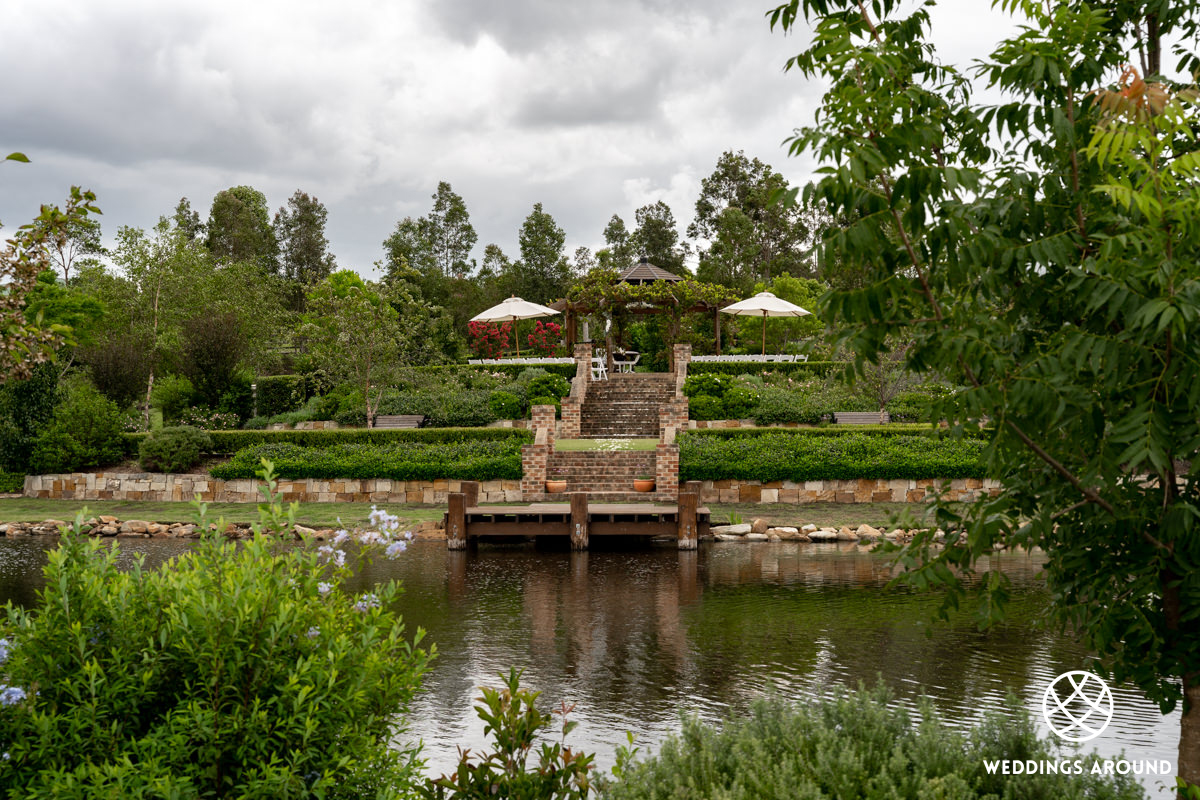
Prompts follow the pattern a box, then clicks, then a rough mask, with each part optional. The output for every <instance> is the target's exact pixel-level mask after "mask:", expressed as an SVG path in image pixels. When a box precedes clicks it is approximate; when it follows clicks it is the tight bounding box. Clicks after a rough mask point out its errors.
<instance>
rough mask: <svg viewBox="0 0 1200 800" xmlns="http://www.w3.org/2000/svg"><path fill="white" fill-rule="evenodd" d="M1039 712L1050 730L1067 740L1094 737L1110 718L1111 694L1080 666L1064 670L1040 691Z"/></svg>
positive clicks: (1087, 739)
mask: <svg viewBox="0 0 1200 800" xmlns="http://www.w3.org/2000/svg"><path fill="white" fill-rule="evenodd" d="M1042 716H1043V717H1045V719H1046V724H1047V725H1049V726H1050V730H1052V731H1054V733H1055V734H1056V735H1058V737H1059V738H1061V739H1066V740H1067V741H1068V742H1086V741H1090V740H1091V739H1095V738H1096V737H1097V736H1099V735H1100V734H1101V733H1103V732H1104V729H1105V728H1107V727H1108V723H1110V722H1112V716H1113V696H1112V692H1111V691H1109V689H1108V684H1107V683H1105V682H1104V681H1103V680H1102V679H1101V678H1100V677H1099V676H1097V675H1093V674H1092V673H1090V672H1086V671H1084V670H1079V669H1077V670H1073V671H1071V672H1064V673H1063V674H1062V675H1059V676H1058V677H1057V678H1055V679H1054V680H1052V681H1050V685H1049V686H1047V687H1046V693H1045V694H1043V695H1042Z"/></svg>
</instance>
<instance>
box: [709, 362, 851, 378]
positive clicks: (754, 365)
mask: <svg viewBox="0 0 1200 800" xmlns="http://www.w3.org/2000/svg"><path fill="white" fill-rule="evenodd" d="M846 366H847V362H845V361H784V362H770V361H692V362H689V363H688V375H700V374H703V373H710V372H715V373H718V374H721V375H761V374H762V373H764V372H776V373H781V374H784V375H793V376H799V377H805V378H807V377H812V378H821V377H824V376H826V375H828V374H829V373H830V372H832V371H833V370H835V369H841V368H843V367H846Z"/></svg>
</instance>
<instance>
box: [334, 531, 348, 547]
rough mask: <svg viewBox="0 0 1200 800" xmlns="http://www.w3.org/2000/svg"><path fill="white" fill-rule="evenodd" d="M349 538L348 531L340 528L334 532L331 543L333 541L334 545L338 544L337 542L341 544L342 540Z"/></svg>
mask: <svg viewBox="0 0 1200 800" xmlns="http://www.w3.org/2000/svg"><path fill="white" fill-rule="evenodd" d="M349 538H350V532H349V531H346V530H340V531H338V532H337V533H336V534H334V536H333V543H334V545H339V544H341V543H342V542H344V541H346V540H347V539H349Z"/></svg>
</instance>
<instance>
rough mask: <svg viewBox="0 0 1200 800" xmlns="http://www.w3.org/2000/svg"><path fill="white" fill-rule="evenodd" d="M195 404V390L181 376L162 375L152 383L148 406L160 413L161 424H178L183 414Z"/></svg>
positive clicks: (188, 381)
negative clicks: (152, 388) (152, 387)
mask: <svg viewBox="0 0 1200 800" xmlns="http://www.w3.org/2000/svg"><path fill="white" fill-rule="evenodd" d="M195 403H196V390H195V389H194V388H193V387H192V382H191V381H190V380H188V379H187V378H185V377H183V376H182V375H163V376H162V377H161V378H159V379H158V380H156V381H155V382H154V391H152V392H151V394H150V404H151V405H152V406H154V407H155V408H157V409H158V410H159V411H161V412H162V416H163V422H168V423H174V422H178V421H179V418H180V417H181V416H182V415H183V412H184V411H186V410H187V409H189V408H191V407H192V406H193V405H195Z"/></svg>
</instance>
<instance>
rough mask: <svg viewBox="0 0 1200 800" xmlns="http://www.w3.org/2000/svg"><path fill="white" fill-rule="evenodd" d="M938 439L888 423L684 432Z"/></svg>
mask: <svg viewBox="0 0 1200 800" xmlns="http://www.w3.org/2000/svg"><path fill="white" fill-rule="evenodd" d="M859 434H862V435H866V436H942V435H944V433H943V431H940V430H938V429H937V428H934V427H932V426H931V425H929V424H922V423H889V424H887V425H855V426H853V427H846V426H844V425H826V426H823V427H820V428H704V429H701V430H694V431H688V433H687V435H688V436H699V437H706V436H711V437H715V438H718V439H741V438H745V437H753V436H808V437H813V436H816V437H823V438H829V437H838V436H857V435H859ZM967 438H974V439H983V438H986V433H984V432H978V433H975V434H974V435H973V436H968V437H967Z"/></svg>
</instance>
